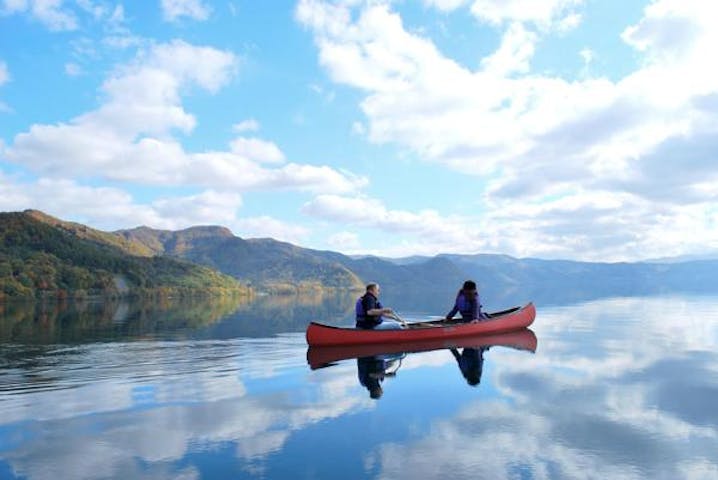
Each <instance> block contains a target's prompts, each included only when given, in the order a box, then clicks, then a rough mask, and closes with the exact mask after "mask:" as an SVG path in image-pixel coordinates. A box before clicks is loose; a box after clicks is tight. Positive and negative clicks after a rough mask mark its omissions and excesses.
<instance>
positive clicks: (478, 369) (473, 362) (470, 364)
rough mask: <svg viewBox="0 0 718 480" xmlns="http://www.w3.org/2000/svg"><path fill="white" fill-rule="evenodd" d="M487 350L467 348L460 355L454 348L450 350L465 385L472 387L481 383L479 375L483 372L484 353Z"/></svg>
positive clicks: (485, 348) (486, 348) (483, 348)
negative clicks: (464, 380)
mask: <svg viewBox="0 0 718 480" xmlns="http://www.w3.org/2000/svg"><path fill="white" fill-rule="evenodd" d="M488 349H489V347H481V348H472V347H467V348H464V349H463V350H462V351H461V353H459V351H458V350H457V349H456V348H452V349H451V353H452V354H453V355H454V358H455V359H456V362H457V363H458V364H459V369H460V370H461V374H462V375H463V376H464V378H465V379H466V383H468V384H469V385H471V386H472V387H475V386H477V385H478V384H479V383H480V382H481V374H482V373H483V370H484V352H485V351H486V350H488Z"/></svg>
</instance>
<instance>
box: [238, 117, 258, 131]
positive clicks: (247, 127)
mask: <svg viewBox="0 0 718 480" xmlns="http://www.w3.org/2000/svg"><path fill="white" fill-rule="evenodd" d="M259 128H260V126H259V122H258V121H256V120H255V119H253V118H248V119H247V120H242V121H241V122H239V123H235V124H234V125H232V130H233V131H234V132H235V133H244V132H256V131H258V130H259Z"/></svg>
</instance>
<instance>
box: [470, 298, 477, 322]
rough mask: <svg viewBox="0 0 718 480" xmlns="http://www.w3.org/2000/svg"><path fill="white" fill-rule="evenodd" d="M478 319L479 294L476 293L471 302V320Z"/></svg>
mask: <svg viewBox="0 0 718 480" xmlns="http://www.w3.org/2000/svg"><path fill="white" fill-rule="evenodd" d="M478 319H479V294H478V293H477V294H476V298H474V301H473V302H471V320H478Z"/></svg>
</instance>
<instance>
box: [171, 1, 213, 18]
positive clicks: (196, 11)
mask: <svg viewBox="0 0 718 480" xmlns="http://www.w3.org/2000/svg"><path fill="white" fill-rule="evenodd" d="M211 13H212V9H211V8H210V7H209V5H207V4H205V3H204V2H202V0H162V15H163V17H164V18H165V20H168V21H176V20H177V19H178V18H180V17H189V18H192V19H194V20H207V19H208V18H209V15H210V14H211Z"/></svg>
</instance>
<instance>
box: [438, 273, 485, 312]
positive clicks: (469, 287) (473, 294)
mask: <svg viewBox="0 0 718 480" xmlns="http://www.w3.org/2000/svg"><path fill="white" fill-rule="evenodd" d="M457 313H461V321H462V322H478V321H480V320H484V319H486V318H488V316H487V315H486V314H485V313H483V312H482V311H481V299H480V298H479V292H478V291H477V289H476V282H474V281H473V280H467V281H465V282H464V285H463V287H461V290H459V292H458V293H457V294H456V300H455V301H454V308H452V309H451V311H450V312H449V313H447V314H446V320H451V319H453V318H454V315H456V314H457Z"/></svg>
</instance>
